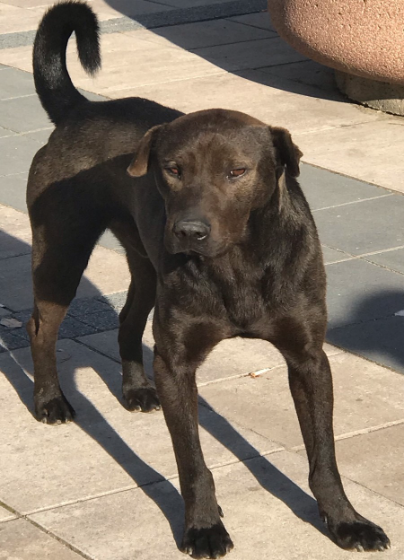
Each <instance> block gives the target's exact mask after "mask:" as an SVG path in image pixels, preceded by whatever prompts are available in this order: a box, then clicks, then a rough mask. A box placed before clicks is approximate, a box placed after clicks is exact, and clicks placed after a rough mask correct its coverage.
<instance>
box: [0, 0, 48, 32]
mask: <svg viewBox="0 0 404 560" xmlns="http://www.w3.org/2000/svg"><path fill="white" fill-rule="evenodd" d="M44 3H45V2H44ZM44 11H45V8H44V7H40V6H38V7H37V8H33V9H30V10H27V9H25V8H20V7H18V6H13V5H11V2H10V3H9V2H7V4H6V3H3V2H2V3H1V6H0V34H3V33H13V32H18V31H20V32H21V31H27V30H29V29H36V28H37V27H38V24H39V21H40V19H41V17H42V15H43V13H44Z"/></svg>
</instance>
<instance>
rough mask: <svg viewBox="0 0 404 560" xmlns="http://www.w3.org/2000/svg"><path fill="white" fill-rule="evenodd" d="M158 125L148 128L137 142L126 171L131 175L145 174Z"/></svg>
mask: <svg viewBox="0 0 404 560" xmlns="http://www.w3.org/2000/svg"><path fill="white" fill-rule="evenodd" d="M159 128H160V125H157V126H153V127H152V128H150V129H149V130H148V131H147V132H146V134H145V135H144V136H143V138H142V139H141V140H140V142H139V146H138V147H137V150H136V153H135V157H134V158H133V159H132V161H131V163H130V165H129V167H128V169H127V171H128V173H129V175H130V176H131V177H142V176H143V175H146V173H147V170H148V167H149V157H150V152H151V149H152V145H153V142H154V140H155V138H156V134H157V131H158V130H159Z"/></svg>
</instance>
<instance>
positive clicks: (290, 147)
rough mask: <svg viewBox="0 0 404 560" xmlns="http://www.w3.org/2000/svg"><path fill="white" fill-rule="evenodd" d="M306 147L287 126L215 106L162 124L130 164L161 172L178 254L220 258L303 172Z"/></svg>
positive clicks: (168, 232) (140, 170)
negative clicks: (252, 219) (290, 179)
mask: <svg viewBox="0 0 404 560" xmlns="http://www.w3.org/2000/svg"><path fill="white" fill-rule="evenodd" d="M301 155H302V154H301V152H300V151H299V149H298V148H297V146H295V145H294V144H293V142H292V140H291V137H290V134H289V132H288V131H287V130H285V129H283V128H273V127H270V126H268V125H266V124H264V123H262V122H260V121H258V120H256V119H254V118H252V117H249V116H248V115H244V114H243V113H238V112H236V111H225V110H222V109H213V110H208V111H199V112H197V113H191V114H189V115H185V116H182V117H179V118H178V119H176V120H174V121H173V122H171V123H168V124H164V125H160V126H155V127H154V128H152V129H150V130H149V131H148V132H147V133H146V134H145V136H144V137H143V139H142V140H141V142H140V144H139V146H138V150H137V153H136V155H135V157H134V159H133V161H132V163H131V164H130V166H129V168H128V173H129V174H130V175H131V176H133V177H141V176H142V175H145V174H146V173H147V172H148V171H150V172H152V173H154V175H155V178H156V181H157V186H158V189H159V191H160V193H161V195H162V197H163V199H164V202H165V207H166V214H167V222H166V228H165V245H166V248H167V250H168V251H169V252H170V253H180V252H183V253H197V254H200V255H203V256H206V257H214V256H216V255H219V254H222V253H225V252H226V251H227V250H228V249H229V248H230V247H231V246H232V245H233V244H235V243H238V242H240V241H241V240H242V239H243V236H244V235H245V232H246V226H247V223H248V220H249V217H250V214H251V212H252V211H254V210H256V209H258V208H261V207H263V206H264V205H266V204H267V203H268V202H269V201H270V199H271V197H272V195H273V193H274V192H275V190H276V189H277V188H281V186H280V185H281V183H282V182H283V180H284V179H283V174H284V172H285V170H286V172H287V173H289V174H290V175H291V176H294V177H295V176H297V175H298V174H299V160H300V156H301Z"/></svg>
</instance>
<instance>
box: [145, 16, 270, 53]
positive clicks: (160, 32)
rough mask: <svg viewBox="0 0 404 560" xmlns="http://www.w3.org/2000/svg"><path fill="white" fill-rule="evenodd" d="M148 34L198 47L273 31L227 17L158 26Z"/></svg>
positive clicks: (185, 46)
mask: <svg viewBox="0 0 404 560" xmlns="http://www.w3.org/2000/svg"><path fill="white" fill-rule="evenodd" d="M147 35H148V38H149V40H150V41H153V39H154V38H156V39H157V40H158V38H159V37H165V38H166V39H168V40H169V41H170V42H172V43H174V44H175V45H178V46H180V47H181V48H182V49H197V48H202V47H211V46H217V45H226V44H229V43H239V42H244V41H252V40H257V39H264V38H268V37H273V33H271V32H270V31H267V30H265V29H260V28H257V27H251V26H249V25H243V24H242V23H237V22H235V21H230V20H227V19H217V20H212V21H201V22H197V23H187V24H182V25H172V26H168V27H158V28H157V29H154V30H153V33H150V32H147Z"/></svg>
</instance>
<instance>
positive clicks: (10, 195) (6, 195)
mask: <svg viewBox="0 0 404 560" xmlns="http://www.w3.org/2000/svg"><path fill="white" fill-rule="evenodd" d="M27 179H28V173H27V172H24V173H18V174H16V175H7V176H6V177H2V178H1V187H0V204H1V205H5V206H6V207H7V206H8V207H11V208H10V210H11V209H16V210H20V212H25V213H27V212H28V210H27V202H26V190H27Z"/></svg>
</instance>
